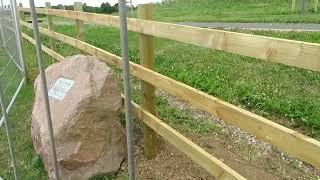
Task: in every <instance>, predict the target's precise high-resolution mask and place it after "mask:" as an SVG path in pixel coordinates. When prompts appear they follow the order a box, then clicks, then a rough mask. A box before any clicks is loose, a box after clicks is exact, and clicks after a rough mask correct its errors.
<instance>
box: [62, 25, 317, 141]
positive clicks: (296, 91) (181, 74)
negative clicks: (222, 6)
mask: <svg viewBox="0 0 320 180" xmlns="http://www.w3.org/2000/svg"><path fill="white" fill-rule="evenodd" d="M57 30H58V31H59V32H62V33H64V34H67V35H69V36H74V35H75V32H74V28H73V27H72V26H59V27H58V29H57ZM254 33H255V34H260V35H266V36H273V37H281V38H286V39H296V40H304V41H308V42H314V43H320V33H314V32H310V33H293V32H292V33H274V32H263V31H256V32H254ZM129 35H130V36H129V37H130V38H129V41H130V47H131V48H130V57H131V60H132V61H134V62H137V63H138V62H139V51H138V36H137V34H136V33H130V34H129ZM86 37H87V42H89V43H90V44H93V45H95V46H97V47H100V48H102V49H105V50H107V51H109V52H112V53H114V54H117V55H120V47H119V44H120V42H119V32H118V30H116V29H113V28H103V27H97V26H88V27H87V28H86ZM156 70H157V71H158V72H160V73H162V74H164V75H166V76H169V77H171V78H174V79H176V80H179V81H181V82H184V83H186V84H188V85H190V86H192V87H195V88H197V89H199V90H202V91H204V92H207V93H209V94H211V95H213V96H217V97H219V98H221V99H223V100H225V101H227V102H230V103H232V104H235V105H238V106H241V107H243V108H246V109H248V110H250V111H253V112H255V113H257V114H259V115H262V116H264V117H267V118H270V119H272V120H274V121H276V122H281V123H283V122H284V121H285V122H289V124H291V123H293V126H294V127H299V128H302V129H304V130H305V134H307V135H310V136H312V137H315V138H320V95H319V93H317V92H318V90H319V88H320V73H317V72H313V71H308V70H303V69H299V68H295V67H290V66H286V65H281V64H275V63H269V62H265V61H262V60H258V59H254V58H249V57H244V56H240V55H235V54H230V53H225V52H222V51H214V50H210V49H206V48H201V47H196V46H193V45H187V44H183V43H178V42H174V41H169V40H164V39H156Z"/></svg>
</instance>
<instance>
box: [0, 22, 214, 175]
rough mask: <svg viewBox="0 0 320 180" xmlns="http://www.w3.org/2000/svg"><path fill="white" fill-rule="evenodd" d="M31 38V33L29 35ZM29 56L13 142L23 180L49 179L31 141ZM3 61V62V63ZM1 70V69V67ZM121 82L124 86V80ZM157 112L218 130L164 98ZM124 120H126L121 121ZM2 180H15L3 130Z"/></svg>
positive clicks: (28, 49)
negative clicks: (170, 103) (3, 179)
mask: <svg viewBox="0 0 320 180" xmlns="http://www.w3.org/2000/svg"><path fill="white" fill-rule="evenodd" d="M59 30H61V31H65V30H66V33H67V34H73V35H74V29H73V28H71V26H68V27H66V29H65V28H64V27H59ZM90 31H91V30H90ZM28 33H29V35H31V36H32V33H31V32H28ZM42 42H43V43H44V44H46V45H48V42H49V39H48V38H47V37H42ZM24 49H25V54H26V63H27V71H28V72H27V73H28V76H29V82H28V83H27V84H26V86H24V88H23V89H22V92H21V93H20V95H19V97H18V100H17V102H16V104H15V106H14V107H13V109H12V111H11V112H10V114H9V120H10V123H11V126H12V129H13V142H14V144H15V147H16V152H17V159H18V165H19V169H20V174H21V177H23V179H27V180H29V179H30V180H33V179H37V180H38V179H39V180H40V179H47V173H46V171H45V169H44V167H43V162H42V160H41V158H40V157H39V156H38V155H36V154H35V152H34V150H33V145H32V139H31V112H32V107H33V102H34V89H33V82H34V80H35V78H36V77H37V75H38V64H37V60H36V51H35V48H34V46H33V45H31V44H29V43H24ZM58 51H59V53H61V54H62V55H64V56H70V55H73V54H77V53H79V50H76V49H74V48H72V47H70V46H67V45H64V44H59V45H58ZM115 51H118V52H120V49H118V48H115ZM44 59H45V62H46V65H49V64H50V63H51V62H52V58H51V57H48V56H47V55H45V56H44ZM1 62H2V61H1ZM0 67H2V66H0ZM114 70H115V72H116V73H117V76H118V77H119V78H121V74H120V73H121V71H120V70H118V69H114ZM119 80H120V83H121V79H119ZM133 97H134V100H135V101H136V102H139V101H140V94H139V90H137V89H134V90H133ZM157 105H158V107H159V108H158V113H159V115H160V116H162V117H163V119H164V121H165V122H167V123H169V124H170V125H176V126H179V127H180V128H181V129H182V130H186V131H193V132H199V133H210V132H212V131H214V130H215V126H214V125H213V124H209V123H207V122H199V121H197V120H196V119H194V118H192V117H191V116H190V115H189V114H188V113H186V112H180V111H178V110H176V109H175V108H173V107H172V106H170V105H169V102H168V101H167V100H166V99H164V98H161V97H158V98H157ZM122 121H123V119H122ZM0 142H1V146H0V177H3V178H5V179H13V178H14V176H13V169H12V167H11V166H10V155H9V149H8V144H7V140H6V132H5V129H4V128H1V129H0ZM92 179H127V177H126V176H121V177H115V176H112V175H111V176H97V177H95V178H92Z"/></svg>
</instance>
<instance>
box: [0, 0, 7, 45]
mask: <svg viewBox="0 0 320 180" xmlns="http://www.w3.org/2000/svg"><path fill="white" fill-rule="evenodd" d="M0 9H1V13H0V33H1V38H2V45H3V47H4V48H5V47H6V46H5V42H6V40H5V39H4V31H3V24H2V21H3V20H2V18H3V17H4V6H3V0H1V7H0Z"/></svg>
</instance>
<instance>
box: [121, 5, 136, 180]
mask: <svg viewBox="0 0 320 180" xmlns="http://www.w3.org/2000/svg"><path fill="white" fill-rule="evenodd" d="M119 18H120V36H121V54H122V61H123V63H122V64H123V84H124V95H125V114H126V130H127V149H128V166H129V167H128V169H129V179H130V180H135V179H136V172H135V162H134V146H133V127H132V126H133V123H132V115H131V112H132V111H131V109H132V105H131V85H130V69H129V68H130V66H129V45H128V26H127V8H126V2H125V0H119Z"/></svg>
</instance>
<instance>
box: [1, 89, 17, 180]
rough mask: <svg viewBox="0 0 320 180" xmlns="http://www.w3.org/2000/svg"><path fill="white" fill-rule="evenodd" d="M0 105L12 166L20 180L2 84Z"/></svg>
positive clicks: (15, 175)
mask: <svg viewBox="0 0 320 180" xmlns="http://www.w3.org/2000/svg"><path fill="white" fill-rule="evenodd" d="M0 106H1V110H2V116H3V118H4V125H5V127H6V131H7V138H8V144H9V149H10V156H11V161H12V166H13V172H14V177H15V179H16V180H18V179H19V172H18V167H17V161H16V155H15V148H14V144H13V142H12V132H11V127H10V125H9V121H8V115H7V111H6V105H5V103H4V97H3V94H2V88H1V84H0Z"/></svg>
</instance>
